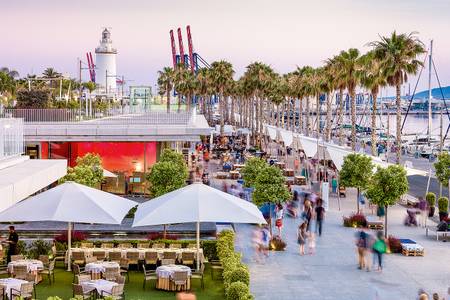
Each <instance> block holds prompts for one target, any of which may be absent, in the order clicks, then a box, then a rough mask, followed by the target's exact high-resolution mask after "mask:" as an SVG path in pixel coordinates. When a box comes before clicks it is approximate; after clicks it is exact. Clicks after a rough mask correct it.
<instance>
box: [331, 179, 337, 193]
mask: <svg viewBox="0 0 450 300" xmlns="http://www.w3.org/2000/svg"><path fill="white" fill-rule="evenodd" d="M337 185H338V184H337V179H336V176H333V178H332V179H331V192H332V193H333V194H337Z"/></svg>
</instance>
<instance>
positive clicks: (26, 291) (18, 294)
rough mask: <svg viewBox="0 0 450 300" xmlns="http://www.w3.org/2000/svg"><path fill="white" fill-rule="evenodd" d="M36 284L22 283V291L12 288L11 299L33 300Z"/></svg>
mask: <svg viewBox="0 0 450 300" xmlns="http://www.w3.org/2000/svg"><path fill="white" fill-rule="evenodd" d="M33 290H34V282H27V283H22V284H21V285H20V289H19V290H17V289H14V288H12V289H11V291H10V293H9V295H10V298H11V299H15V298H22V299H33Z"/></svg>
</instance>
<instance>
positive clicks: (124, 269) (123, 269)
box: [119, 258, 130, 282]
mask: <svg viewBox="0 0 450 300" xmlns="http://www.w3.org/2000/svg"><path fill="white" fill-rule="evenodd" d="M119 265H120V275H123V276H127V280H128V282H130V273H129V272H128V271H129V269H130V264H129V263H128V259H127V258H122V259H120V263H119Z"/></svg>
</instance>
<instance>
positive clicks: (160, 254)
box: [148, 248, 205, 264]
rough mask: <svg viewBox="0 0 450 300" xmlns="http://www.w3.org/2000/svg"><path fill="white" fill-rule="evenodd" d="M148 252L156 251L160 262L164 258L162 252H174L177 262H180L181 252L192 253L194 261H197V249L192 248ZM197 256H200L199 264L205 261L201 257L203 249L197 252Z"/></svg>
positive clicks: (202, 256)
mask: <svg viewBox="0 0 450 300" xmlns="http://www.w3.org/2000/svg"><path fill="white" fill-rule="evenodd" d="M148 251H156V252H158V259H159V260H161V259H163V258H164V252H175V255H176V258H177V260H178V261H181V257H182V255H183V254H182V253H183V252H190V253H194V259H197V249H192V248H181V249H152V250H148ZM199 256H200V264H202V263H203V262H204V261H205V257H204V255H203V249H201V248H200V250H199Z"/></svg>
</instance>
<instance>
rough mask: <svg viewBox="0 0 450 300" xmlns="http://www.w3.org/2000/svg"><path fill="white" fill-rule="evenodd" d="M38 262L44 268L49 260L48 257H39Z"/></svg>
mask: <svg viewBox="0 0 450 300" xmlns="http://www.w3.org/2000/svg"><path fill="white" fill-rule="evenodd" d="M38 260H40V261H41V262H42V264H43V265H44V267H45V266H48V265H49V264H50V258H49V257H48V255H39V258H38Z"/></svg>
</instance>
